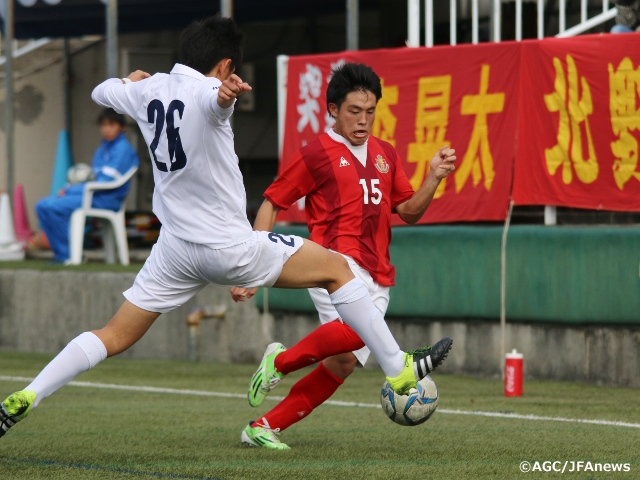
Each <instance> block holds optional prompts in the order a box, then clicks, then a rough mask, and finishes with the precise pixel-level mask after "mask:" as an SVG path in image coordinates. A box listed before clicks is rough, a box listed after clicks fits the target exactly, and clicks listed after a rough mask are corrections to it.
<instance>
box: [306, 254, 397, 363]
mask: <svg viewBox="0 0 640 480" xmlns="http://www.w3.org/2000/svg"><path fill="white" fill-rule="evenodd" d="M338 253H339V252H338ZM341 255H342V254H341ZM342 256H343V257H344V258H345V259H346V260H347V262H348V263H349V267H351V271H352V272H353V274H354V275H355V276H356V278H357V279H358V280H360V281H361V282H362V283H363V284H364V286H365V287H367V290H368V291H369V296H370V297H371V300H372V301H373V304H374V305H375V306H376V307H377V308H378V310H380V313H382V315H383V316H384V315H385V314H386V313H387V307H388V306H389V287H385V286H383V285H380V284H379V283H377V282H376V281H375V280H374V279H373V278H371V274H370V273H369V272H367V271H366V270H365V269H364V268H362V267H361V266H360V265H358V264H357V263H356V262H355V261H354V260H353V258H351V257H350V256H348V255H342ZM309 295H311V300H313V303H314V304H315V306H316V309H317V310H318V315H320V322H321V323H329V322H333V321H334V320H336V319H338V320H340V321H342V319H341V318H340V315H338V312H337V311H336V309H335V307H334V306H333V304H332V303H331V299H330V298H329V293H328V292H327V291H326V290H325V289H324V288H310V289H309ZM370 353H371V352H370V351H369V349H368V348H367V347H363V348H361V349H360V350H356V351H355V352H353V354H354V355H355V356H356V358H357V359H358V362H360V365H362V366H364V364H365V363H366V362H367V359H368V358H369V354H370Z"/></svg>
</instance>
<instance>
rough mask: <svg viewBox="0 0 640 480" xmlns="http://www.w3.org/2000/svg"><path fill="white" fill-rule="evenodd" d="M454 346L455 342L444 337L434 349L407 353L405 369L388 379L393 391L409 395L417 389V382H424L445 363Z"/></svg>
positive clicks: (426, 348) (419, 349)
mask: <svg viewBox="0 0 640 480" xmlns="http://www.w3.org/2000/svg"><path fill="white" fill-rule="evenodd" d="M452 345H453V340H451V339H450V338H449V337H444V338H443V339H442V340H440V341H438V342H437V343H436V344H435V345H434V346H433V347H422V348H418V349H417V350H410V351H408V352H406V353H405V354H404V369H403V370H402V372H400V375H398V376H397V377H393V378H390V377H387V382H389V385H390V386H391V388H392V389H393V391H394V392H396V393H398V394H400V395H407V394H408V393H409V390H411V389H412V388H415V386H416V382H418V381H419V380H422V379H423V378H424V377H426V376H427V375H428V374H429V373H430V372H432V371H433V370H435V369H436V367H437V366H438V365H440V364H441V363H442V362H443V361H444V359H445V357H446V356H447V354H448V353H449V350H451V346H452Z"/></svg>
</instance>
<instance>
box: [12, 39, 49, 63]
mask: <svg viewBox="0 0 640 480" xmlns="http://www.w3.org/2000/svg"><path fill="white" fill-rule="evenodd" d="M49 43H51V39H49V38H40V39H38V40H29V41H28V42H26V43H25V44H24V45H22V46H20V47H19V46H18V42H17V41H15V40H14V42H13V48H12V50H13V52H12V55H11V58H18V57H22V56H23V55H26V54H28V53H31V52H33V51H34V50H37V49H39V48H40V47H44V46H45V45H47V44H49ZM3 53H4V54H5V55H6V52H3ZM6 61H7V58H6V56H4V55H3V56H2V57H0V65H4V64H5V62H6Z"/></svg>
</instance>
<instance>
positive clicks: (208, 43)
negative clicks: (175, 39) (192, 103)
mask: <svg viewBox="0 0 640 480" xmlns="http://www.w3.org/2000/svg"><path fill="white" fill-rule="evenodd" d="M243 40H244V34H243V33H242V32H241V31H240V29H239V28H238V25H236V22H234V21H233V19H231V18H226V17H221V16H220V14H217V15H214V16H213V17H209V18H207V19H205V20H202V21H199V22H198V21H196V22H193V23H192V24H191V25H189V26H188V27H187V28H185V29H184V30H183V31H182V34H181V35H180V55H179V60H178V61H179V62H180V63H182V64H183V65H186V66H187V67H191V68H193V69H194V70H197V71H198V72H200V73H202V74H203V75H206V74H207V73H209V72H210V71H211V70H213V68H214V67H215V66H216V65H217V64H218V62H220V60H223V59H225V58H230V59H231V69H232V71H233V70H234V69H236V68H238V66H239V65H240V63H241V62H242V44H243Z"/></svg>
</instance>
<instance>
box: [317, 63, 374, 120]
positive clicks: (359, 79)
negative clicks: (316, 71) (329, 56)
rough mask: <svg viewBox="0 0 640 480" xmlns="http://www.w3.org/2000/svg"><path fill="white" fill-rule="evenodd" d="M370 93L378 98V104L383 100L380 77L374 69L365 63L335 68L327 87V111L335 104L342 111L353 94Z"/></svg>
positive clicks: (347, 64)
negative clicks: (348, 97)
mask: <svg viewBox="0 0 640 480" xmlns="http://www.w3.org/2000/svg"><path fill="white" fill-rule="evenodd" d="M367 90H368V91H370V92H371V93H373V94H374V95H375V97H376V103H377V102H378V100H380V99H381V98H382V85H381V84H380V77H378V75H377V74H376V72H374V71H373V69H372V68H371V67H370V66H368V65H364V64H363V63H354V62H346V63H343V64H342V65H340V66H338V67H337V68H335V69H334V70H333V72H332V74H331V80H329V85H328V86H327V111H328V112H329V114H331V112H330V111H329V104H330V103H333V104H335V105H336V107H338V109H340V105H342V102H344V101H345V99H346V98H347V95H349V94H350V93H351V92H358V91H361V92H364V91H367Z"/></svg>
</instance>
